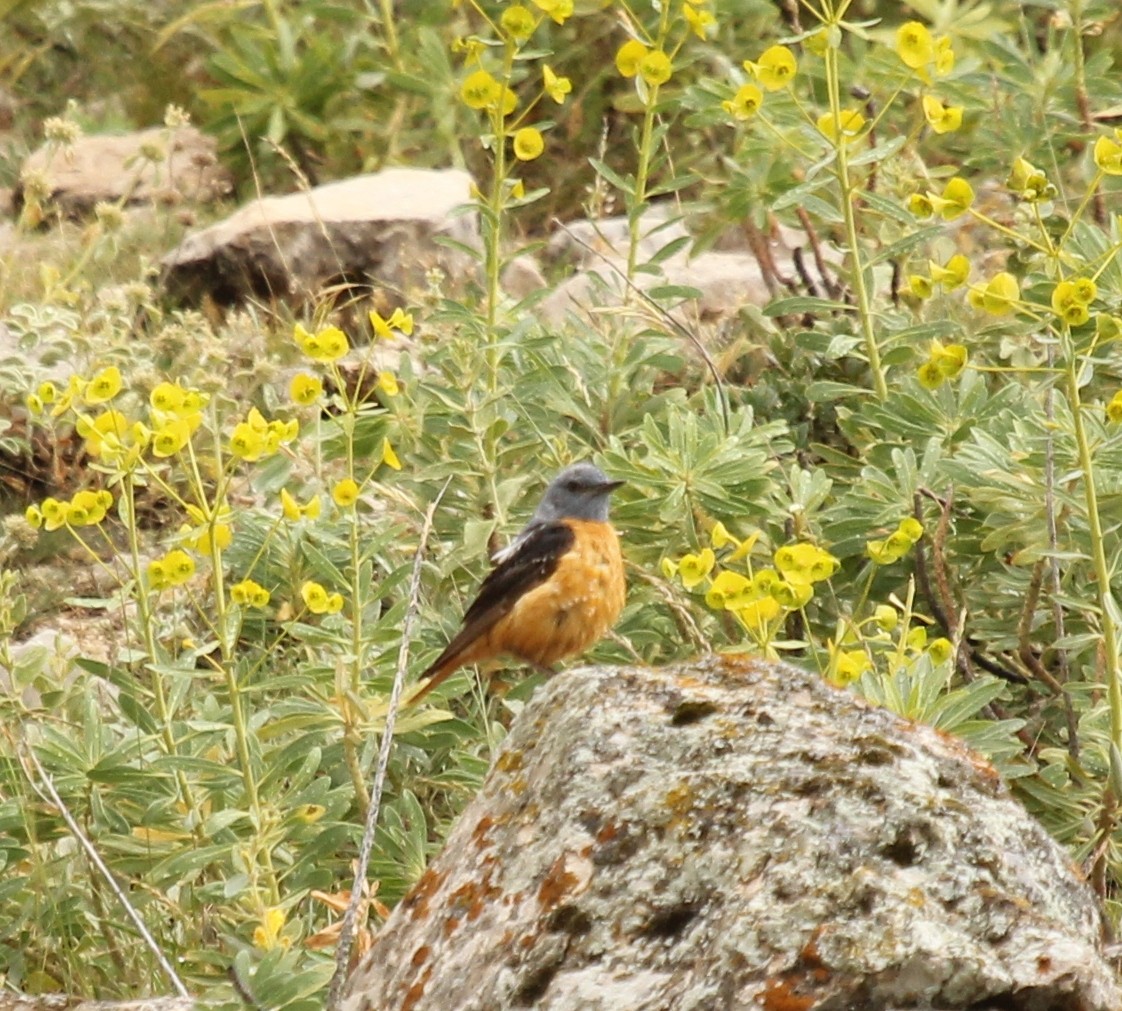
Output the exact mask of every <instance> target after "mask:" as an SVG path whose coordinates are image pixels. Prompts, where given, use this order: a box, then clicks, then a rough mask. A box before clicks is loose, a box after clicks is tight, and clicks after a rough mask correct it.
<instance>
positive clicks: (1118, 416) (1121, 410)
mask: <svg viewBox="0 0 1122 1011" xmlns="http://www.w3.org/2000/svg"><path fill="white" fill-rule="evenodd" d="M1106 418H1107V421H1109V422H1111V423H1112V424H1115V425H1117V424H1118V423H1119V422H1120V421H1122V390H1119V391H1118V392H1117V393H1116V394H1114V396H1113V397H1111V399H1110V403H1109V404H1107V405H1106ZM46 505H47V503H46V502H44V503H43V507H44V508H43V515H44V516H46V514H47V511H46ZM47 529H48V530H50V529H52V528H51V527H50V526H49V525H48V526H47Z"/></svg>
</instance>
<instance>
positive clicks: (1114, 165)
mask: <svg viewBox="0 0 1122 1011" xmlns="http://www.w3.org/2000/svg"><path fill="white" fill-rule="evenodd" d="M1117 134H1118V131H1117V130H1115V135H1116V136H1117ZM1120 139H1122V138H1120ZM1095 164H1096V165H1097V166H1098V167H1099V168H1100V169H1101V170H1102V171H1103V172H1105V173H1106V174H1107V175H1108V176H1122V144H1119V143H1118V141H1117V140H1114V139H1112V138H1110V137H1100V138H1099V139H1098V140H1097V141H1095Z"/></svg>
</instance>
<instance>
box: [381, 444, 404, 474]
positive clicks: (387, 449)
mask: <svg viewBox="0 0 1122 1011" xmlns="http://www.w3.org/2000/svg"><path fill="white" fill-rule="evenodd" d="M382 463H384V464H385V465H386V466H387V467H389V468H391V469H392V470H401V461H400V460H399V459H398V458H397V454H396V453H395V452H394V451H393V446H391V445H390V440H389V439H383V440H382Z"/></svg>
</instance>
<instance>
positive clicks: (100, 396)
mask: <svg viewBox="0 0 1122 1011" xmlns="http://www.w3.org/2000/svg"><path fill="white" fill-rule="evenodd" d="M120 392H121V370H120V369H118V368H117V366H116V365H110V366H109V368H107V369H102V370H101V371H100V372H99V373H97V375H95V376H94V377H93V379H91V380H90V381H89V383H88V384H87V386H86V388H85V391H84V392H83V393H82V399H83V400H84V401H85V402H86V403H87V404H104V403H105V402H106V401H107V400H112V399H113V398H114V397H115V396H116V395H117V394H118V393H120Z"/></svg>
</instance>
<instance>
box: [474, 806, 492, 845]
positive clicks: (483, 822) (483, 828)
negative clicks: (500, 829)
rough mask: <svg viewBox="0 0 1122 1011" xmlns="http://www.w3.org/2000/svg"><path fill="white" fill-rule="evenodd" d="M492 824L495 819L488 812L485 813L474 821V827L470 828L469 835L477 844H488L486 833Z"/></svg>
mask: <svg viewBox="0 0 1122 1011" xmlns="http://www.w3.org/2000/svg"><path fill="white" fill-rule="evenodd" d="M494 825H495V819H494V818H492V817H491V816H490V815H489V814H485V815H484V816H483V817H482V818H480V819H479V821H477V822H476V823H475V828H473V829H472V830H471V837H472V839H474V840H475V842H476V844H477V845H479V846H486V845H489V844H490V842H491V840H490V839H488V838H487V833H488V832H490V831H491V829H492V828H493V827H494Z"/></svg>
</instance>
